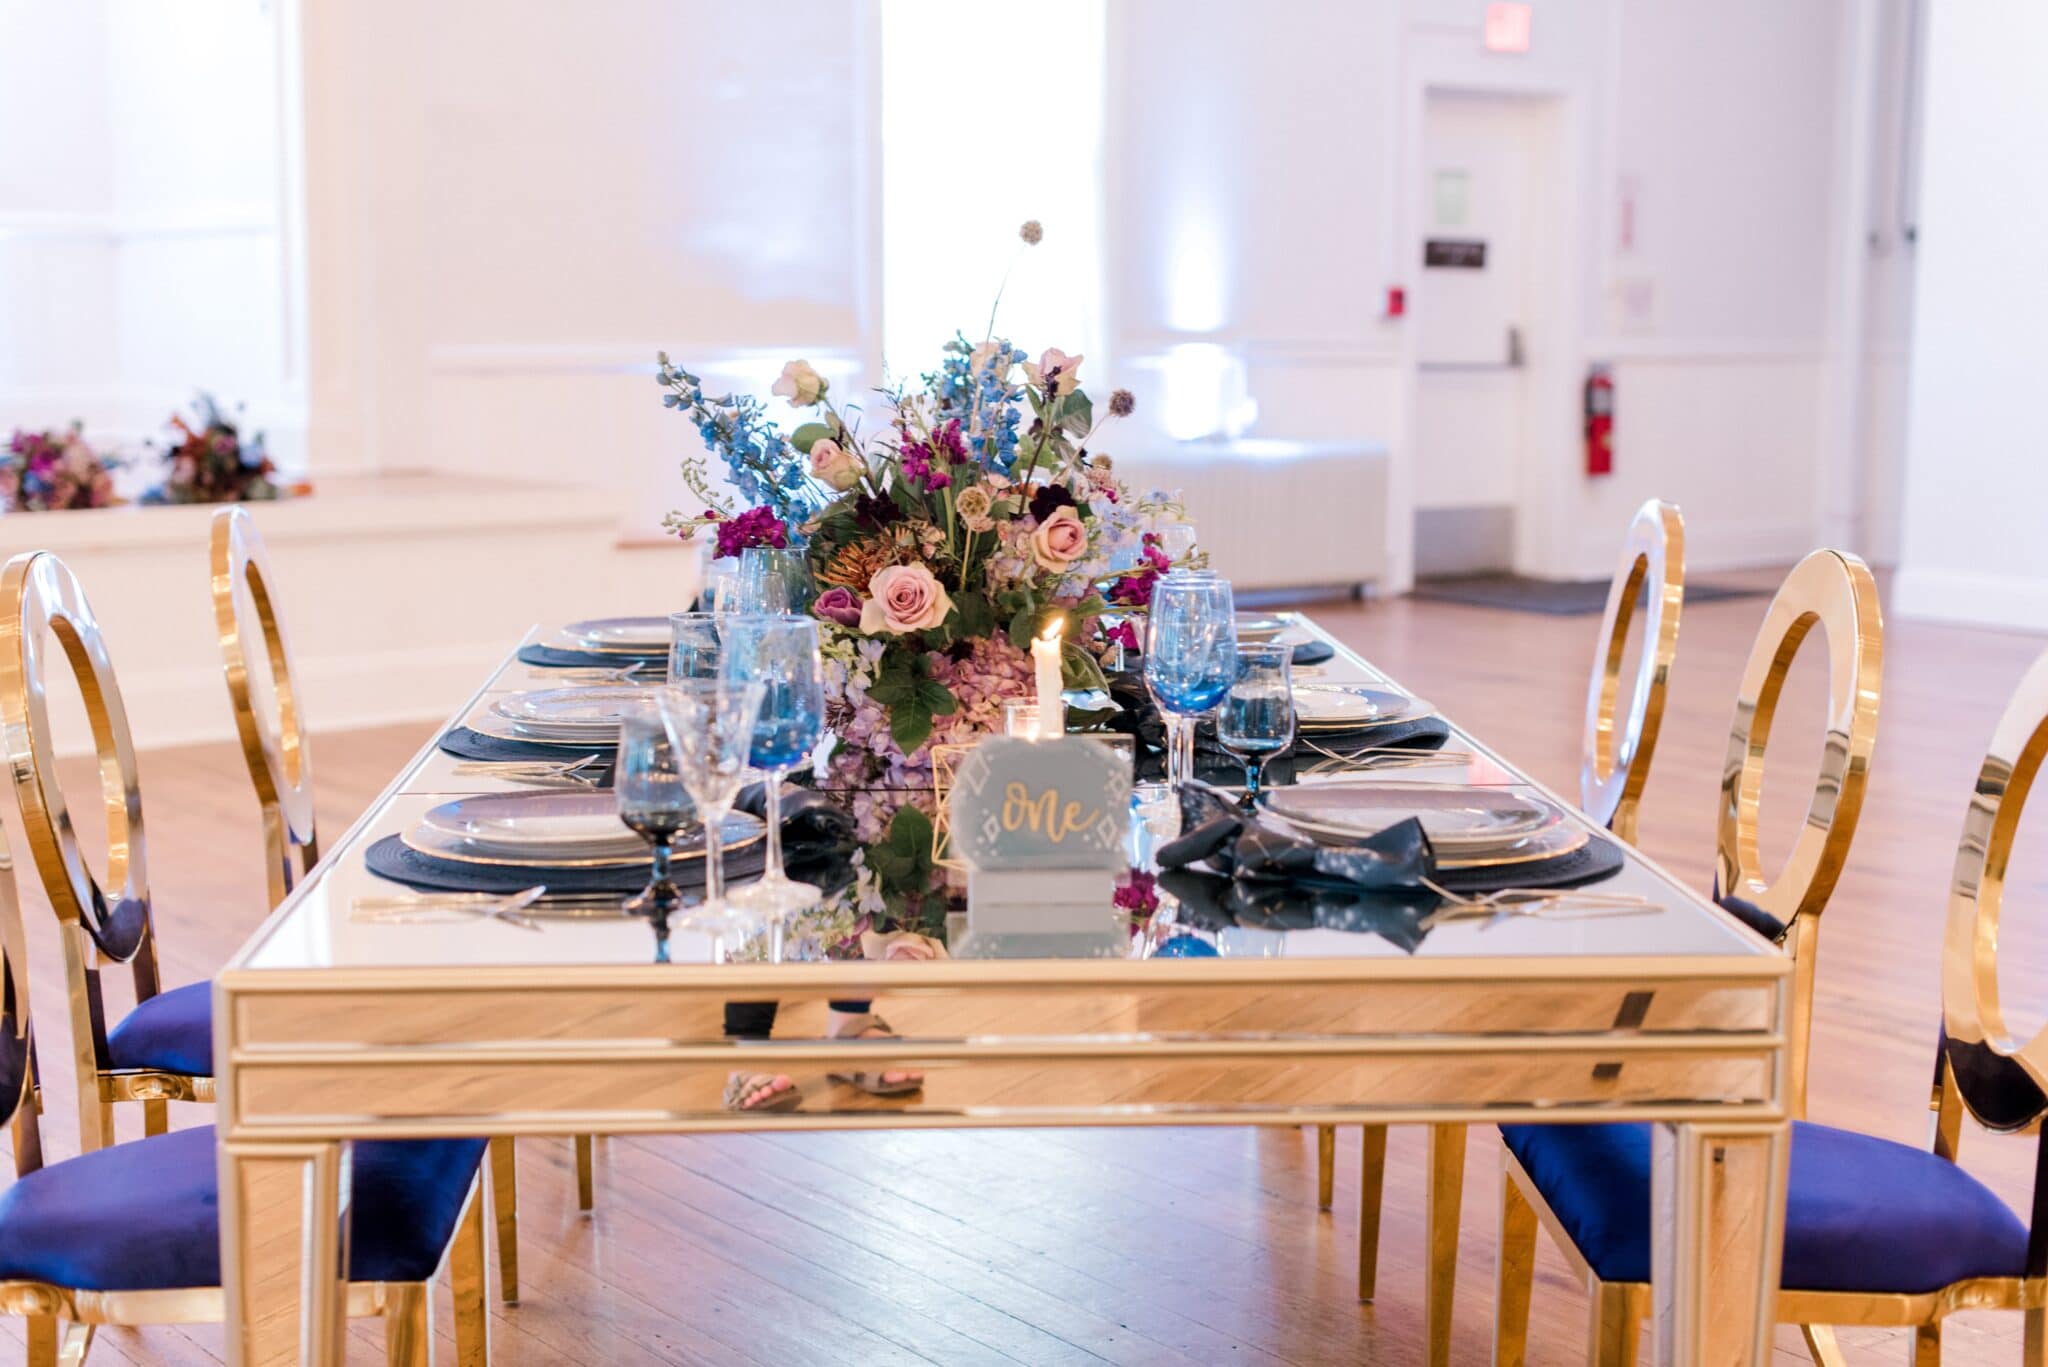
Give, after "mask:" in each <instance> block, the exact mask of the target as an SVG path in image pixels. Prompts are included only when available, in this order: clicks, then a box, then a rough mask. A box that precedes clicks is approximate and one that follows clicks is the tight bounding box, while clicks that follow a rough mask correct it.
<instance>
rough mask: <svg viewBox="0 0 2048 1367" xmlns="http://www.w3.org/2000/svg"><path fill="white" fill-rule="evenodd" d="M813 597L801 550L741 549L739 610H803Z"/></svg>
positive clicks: (809, 573)
mask: <svg viewBox="0 0 2048 1367" xmlns="http://www.w3.org/2000/svg"><path fill="white" fill-rule="evenodd" d="M812 597H813V591H812V585H811V567H810V565H809V563H808V562H806V561H805V559H804V553H803V552H802V551H800V550H797V549H795V548H793V547H792V548H790V549H787V550H777V549H776V548H775V547H773V546H749V547H747V549H745V550H743V551H741V552H740V579H739V610H740V611H741V612H769V613H780V612H793V613H801V612H806V611H808V610H809V609H810V606H811V598H812Z"/></svg>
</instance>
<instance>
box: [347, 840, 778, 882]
mask: <svg viewBox="0 0 2048 1367" xmlns="http://www.w3.org/2000/svg"><path fill="white" fill-rule="evenodd" d="M767 848H768V847H767V842H766V841H760V840H757V841H755V842H754V843H753V844H751V845H749V846H747V847H746V848H745V849H739V850H728V851H726V855H725V874H726V877H727V878H729V879H733V880H738V879H742V878H752V877H753V876H754V875H755V874H757V873H759V872H760V871H761V863H762V860H763V859H765V858H766V857H767ZM363 862H364V863H365V864H366V865H368V867H369V870H370V872H371V873H374V874H376V875H377V876H378V877H379V878H389V879H391V880H392V881H393V882H398V883H404V884H407V885H409V886H411V887H415V888H426V889H432V890H434V891H448V892H518V891H519V890H520V889H522V888H530V887H533V886H534V885H535V884H546V885H547V889H548V891H549V892H620V893H633V892H638V891H640V889H641V888H643V887H645V886H646V885H647V874H648V870H649V869H650V868H651V867H652V865H651V864H623V865H618V866H615V867H612V868H597V869H564V868H550V867H540V866H533V865H523V864H469V863H464V862H463V861H461V860H459V859H436V858H435V857H434V856H432V855H430V854H421V853H420V852H419V851H418V850H416V849H414V848H412V846H410V845H408V844H406V843H405V841H404V840H403V839H401V838H400V837H398V836H395V835H387V836H385V837H384V838H383V839H382V840H379V841H378V842H377V843H376V844H374V845H372V846H370V848H369V850H368V851H367V852H366V853H365V854H364V855H363ZM675 875H676V883H677V885H678V886H680V887H684V888H701V887H703V886H704V861H703V860H702V859H678V860H677V861H676V863H675Z"/></svg>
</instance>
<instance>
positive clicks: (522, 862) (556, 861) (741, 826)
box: [398, 812, 768, 869]
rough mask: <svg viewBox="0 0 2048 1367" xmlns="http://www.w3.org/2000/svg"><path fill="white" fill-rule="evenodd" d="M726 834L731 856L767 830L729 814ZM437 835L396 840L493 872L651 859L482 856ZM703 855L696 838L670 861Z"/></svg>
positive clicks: (617, 865)
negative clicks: (492, 870) (493, 869)
mask: <svg viewBox="0 0 2048 1367" xmlns="http://www.w3.org/2000/svg"><path fill="white" fill-rule="evenodd" d="M735 829H738V830H739V832H740V834H739V836H738V838H737V839H735V838H733V833H734V831H735ZM725 833H726V840H725V844H724V847H725V852H726V853H727V854H731V853H732V852H733V851H734V850H743V849H746V848H747V847H748V846H750V845H754V844H757V843H759V842H760V841H761V840H762V839H764V838H765V837H766V836H767V834H768V826H767V824H766V823H765V822H763V821H762V820H761V819H760V818H759V817H752V816H748V815H747V814H746V813H744V812H729V813H727V814H726V818H725ZM437 834H438V833H429V832H427V831H426V830H424V829H423V828H421V827H418V826H415V827H411V828H409V829H408V830H406V831H405V832H403V833H402V834H401V835H400V836H399V837H398V838H399V839H400V840H401V841H403V842H404V844H405V847H406V848H407V849H409V850H411V851H412V852H413V853H415V854H423V855H425V856H426V857H427V858H429V859H446V860H448V861H450V862H451V863H456V864H483V865H487V866H489V867H492V868H515V869H629V868H633V867H635V866H636V865H640V864H645V863H648V862H649V861H650V860H651V859H652V858H653V856H652V855H650V854H645V853H643V854H639V855H634V856H630V857H628V856H625V855H607V856H605V857H603V858H600V859H560V858H537V857H535V856H533V855H523V856H517V857H515V856H512V855H504V854H481V853H478V852H476V851H473V850H462V849H460V848H459V846H460V845H461V844H462V843H463V842H462V841H461V840H460V839H459V838H449V839H447V840H445V841H444V840H442V839H439V838H436V836H437ZM704 854H705V845H704V841H703V839H702V838H701V837H699V838H697V839H695V840H692V841H691V842H690V844H689V845H687V846H681V845H679V846H677V847H676V848H675V850H674V854H673V857H674V858H675V859H678V860H683V861H688V860H692V859H702V858H703V857H704Z"/></svg>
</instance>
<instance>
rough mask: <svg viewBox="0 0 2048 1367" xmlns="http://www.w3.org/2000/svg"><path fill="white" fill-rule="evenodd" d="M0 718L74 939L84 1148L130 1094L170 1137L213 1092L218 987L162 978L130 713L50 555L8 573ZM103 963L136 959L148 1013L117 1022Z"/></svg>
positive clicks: (98, 1137) (71, 983)
mask: <svg viewBox="0 0 2048 1367" xmlns="http://www.w3.org/2000/svg"><path fill="white" fill-rule="evenodd" d="M53 645H54V646H55V649H56V651H57V652H58V653H61V655H62V656H63V658H64V659H65V660H66V661H68V663H69V664H70V667H71V671H72V673H73V675H75V676H76V678H77V681H78V686H79V691H80V692H81V694H82V695H83V696H84V699H85V710H86V715H87V718H88V720H89V721H90V723H91V726H92V737H93V746H94V749H95V751H96V752H97V755H98V759H99V777H100V796H101V799H102V802H103V804H104V807H105V811H106V822H107V870H106V877H105V879H104V881H103V880H102V879H101V878H99V877H98V876H97V875H95V874H94V872H93V871H92V870H91V869H90V868H88V867H87V864H86V860H85V857H84V855H83V853H82V852H81V851H80V850H79V847H78V838H77V835H76V833H75V832H74V831H73V829H72V823H71V813H70V810H69V809H68V808H67V806H66V805H65V799H64V790H63V788H62V786H61V785H60V784H59V782H58V778H57V772H56V739H55V737H54V736H53V735H52V733H51V727H50V715H49V707H48V701H47V698H46V696H45V691H44V687H45V685H44V678H43V675H44V671H45V669H46V667H47V665H48V663H49V658H50V655H51V648H52V646H53ZM0 723H4V727H5V745H6V750H7V761H8V766H9V769H10V771H11V773H12V775H13V780H14V795H15V798H16V802H17V805H18V807H19V809H20V813H21V823H22V831H23V834H24V835H25V837H26V839H27V843H28V847H29V852H30V854H31V856H32V857H33V858H34V861H35V868H36V872H37V874H38V875H39V876H40V878H41V879H42V884H43V890H44V892H45V893H46V894H47V895H48V897H49V901H50V906H51V909H52V910H53V911H55V912H56V914H57V923H58V936H59V939H60V940H61V941H62V943H63V946H64V970H65V977H66V983H67V986H68V988H69V992H68V995H69V997H70V1006H71V1042H72V1058H73V1062H74V1064H75V1067H76V1071H77V1075H78V1138H79V1144H80V1147H82V1148H84V1149H88V1150H90V1149H98V1148H103V1147H105V1146H106V1145H108V1144H111V1143H112V1142H113V1140H114V1103H115V1102H117V1101H139V1102H141V1103H142V1108H143V1132H144V1133H145V1134H149V1135H159V1134H162V1133H164V1132H165V1130H166V1129H167V1128H168V1126H169V1103H170V1102H172V1101H211V1100H213V1007H212V1000H213V995H212V994H213V988H212V984H210V983H206V982H198V983H190V984H188V985H186V986H184V987H180V988H176V989H173V990H172V991H170V992H164V991H163V990H162V986H161V984H160V982H159V981H158V977H157V963H156V928H155V922H154V919H153V915H152V908H151V905H150V897H149V875H148V864H147V860H146V858H145V850H144V843H143V830H142V795H141V791H140V787H139V783H138V778H137V773H136V767H135V746H134V742H133V741H132V740H131V739H130V737H129V734H128V716H127V713H126V711H125V710H124V709H123V707H122V705H121V691H120V688H119V686H118V685H117V684H116V682H115V680H114V670H113V665H112V663H111V662H110V661H109V659H108V657H107V647H106V642H105V641H104V640H103V639H102V638H101V636H100V632H99V626H98V624H97V623H95V622H94V620H93V616H92V609H91V608H90V607H89V606H88V605H87V603H86V600H85V594H84V593H83V592H82V591H81V590H80V588H79V586H78V581H77V580H76V579H75V578H73V577H72V574H71V571H70V570H69V569H67V568H65V566H64V562H63V561H61V560H59V559H58V558H57V557H56V556H54V555H52V554H50V553H49V552H47V551H36V552H32V553H29V554H26V555H18V556H16V557H14V559H12V560H10V561H8V562H7V568H6V572H5V574H4V575H0ZM102 963H118V964H127V965H128V967H129V970H130V973H131V974H132V976H133V978H134V982H135V999H136V1006H135V1009H134V1010H133V1011H132V1012H130V1013H129V1014H128V1015H127V1016H126V1017H124V1018H123V1019H122V1020H121V1021H119V1022H118V1023H117V1024H115V1025H114V1026H113V1027H112V1028H111V1029H109V1028H108V1026H107V1020H106V1011H105V1008H104V1006H103V1003H102V997H101V992H100V965H101V964H102Z"/></svg>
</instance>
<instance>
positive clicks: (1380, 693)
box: [1294, 683, 1436, 732]
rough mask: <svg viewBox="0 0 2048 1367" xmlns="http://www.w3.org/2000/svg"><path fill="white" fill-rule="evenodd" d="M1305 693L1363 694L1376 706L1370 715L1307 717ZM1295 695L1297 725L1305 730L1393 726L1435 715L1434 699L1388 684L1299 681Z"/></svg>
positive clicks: (1344, 729) (1321, 730) (1350, 729)
mask: <svg viewBox="0 0 2048 1367" xmlns="http://www.w3.org/2000/svg"><path fill="white" fill-rule="evenodd" d="M1304 695H1307V696H1309V697H1318V696H1321V697H1329V696H1333V695H1343V696H1349V697H1357V698H1364V699H1368V700H1370V701H1372V702H1374V703H1375V704H1376V710H1375V711H1374V712H1373V713H1372V714H1371V715H1370V716H1364V717H1360V716H1348V717H1304V716H1302V715H1301V699H1302V697H1303V696H1304ZM1294 697H1295V703H1294V706H1295V725H1296V727H1297V729H1299V730H1301V731H1304V732H1326V731H1369V730H1371V729H1372V728H1374V727H1376V726H1393V725H1396V724H1398V723H1401V722H1411V721H1417V720H1419V719H1421V718H1423V717H1430V716H1435V715H1436V705H1435V704H1434V703H1429V702H1424V701H1423V700H1422V699H1421V698H1418V697H1416V696H1415V695H1414V694H1412V693H1403V692H1401V691H1399V690H1398V689H1393V688H1385V687H1382V686H1380V685H1378V684H1366V683H1358V684H1349V683H1342V684H1334V683H1332V684H1326V683H1311V684H1299V685H1297V686H1296V687H1295V690H1294ZM1389 704H1392V705H1389Z"/></svg>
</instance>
